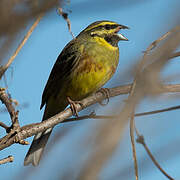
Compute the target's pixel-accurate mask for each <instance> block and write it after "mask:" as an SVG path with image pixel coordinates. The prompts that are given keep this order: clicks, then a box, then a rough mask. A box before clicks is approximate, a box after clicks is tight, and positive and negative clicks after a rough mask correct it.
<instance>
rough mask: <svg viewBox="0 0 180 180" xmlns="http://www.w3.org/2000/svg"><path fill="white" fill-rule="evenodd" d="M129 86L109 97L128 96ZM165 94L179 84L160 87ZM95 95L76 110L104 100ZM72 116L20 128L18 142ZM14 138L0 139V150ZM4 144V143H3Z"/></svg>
mask: <svg viewBox="0 0 180 180" xmlns="http://www.w3.org/2000/svg"><path fill="white" fill-rule="evenodd" d="M131 86H132V85H131V84H129V85H124V86H119V87H114V88H110V89H109V91H110V97H114V96H118V95H122V94H128V93H129V92H130V90H131ZM167 92H180V84H175V85H165V86H163V87H162V91H161V93H167ZM96 94H97V95H94V94H93V95H91V96H89V97H87V98H85V99H83V100H82V101H81V102H82V103H83V105H84V107H81V106H80V105H77V106H76V107H77V110H78V111H81V110H82V109H84V108H86V107H88V106H90V105H92V104H95V103H96V102H99V101H102V100H103V99H105V97H104V94H102V93H101V92H97V93H96ZM70 116H72V112H71V109H69V108H68V109H66V110H65V111H63V112H60V113H59V114H57V115H55V116H53V117H52V118H50V119H48V120H46V121H43V122H41V123H34V124H29V125H26V126H23V127H21V130H20V132H18V133H17V135H18V137H19V140H22V139H25V138H27V137H31V136H33V135H35V134H37V133H39V132H42V131H44V130H46V129H48V128H50V127H54V126H55V125H57V124H59V123H61V122H63V121H64V120H65V119H67V118H69V117H70ZM14 140H15V137H14V136H11V135H10V134H8V135H7V136H5V137H3V138H2V139H0V150H2V149H4V148H7V147H8V146H10V145H12V144H14V143H15V142H14ZM5 142H6V143H5Z"/></svg>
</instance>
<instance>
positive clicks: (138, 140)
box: [136, 130, 174, 180]
mask: <svg viewBox="0 0 180 180" xmlns="http://www.w3.org/2000/svg"><path fill="white" fill-rule="evenodd" d="M136 134H137V136H138V138H137V140H136V141H137V142H138V143H140V144H142V145H143V147H144V149H145V150H146V152H147V153H148V155H149V157H150V158H151V160H152V162H153V163H154V164H155V166H156V167H157V168H158V169H159V170H160V171H161V172H162V173H163V174H164V175H165V176H166V177H167V178H168V179H170V180H174V178H172V177H171V176H170V175H168V174H167V173H166V172H165V171H164V170H163V169H162V167H161V166H160V165H159V163H158V162H157V161H156V159H155V158H154V156H153V155H152V154H151V151H150V150H149V148H148V147H147V145H146V143H145V141H144V137H143V136H142V135H139V133H138V132H137V130H136Z"/></svg>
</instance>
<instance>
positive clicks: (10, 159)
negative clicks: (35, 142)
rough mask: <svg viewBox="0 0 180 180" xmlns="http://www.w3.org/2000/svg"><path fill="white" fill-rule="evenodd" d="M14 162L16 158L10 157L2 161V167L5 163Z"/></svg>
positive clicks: (0, 161) (0, 162) (0, 163)
mask: <svg viewBox="0 0 180 180" xmlns="http://www.w3.org/2000/svg"><path fill="white" fill-rule="evenodd" d="M13 161H14V157H13V156H8V157H6V158H4V159H1V160H0V165H2V164H5V163H9V162H13Z"/></svg>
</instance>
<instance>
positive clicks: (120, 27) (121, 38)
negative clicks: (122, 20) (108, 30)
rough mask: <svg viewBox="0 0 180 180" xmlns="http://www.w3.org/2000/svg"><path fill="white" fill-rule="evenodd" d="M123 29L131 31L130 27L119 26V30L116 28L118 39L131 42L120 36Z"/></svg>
mask: <svg viewBox="0 0 180 180" xmlns="http://www.w3.org/2000/svg"><path fill="white" fill-rule="evenodd" d="M121 29H129V27H127V26H124V25H119V26H118V27H117V28H116V31H115V33H117V35H118V37H119V40H122V41H129V40H128V39H127V38H126V37H125V36H124V35H122V34H120V33H119V31H120V30H121Z"/></svg>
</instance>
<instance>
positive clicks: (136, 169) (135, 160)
mask: <svg viewBox="0 0 180 180" xmlns="http://www.w3.org/2000/svg"><path fill="white" fill-rule="evenodd" d="M130 137H131V144H132V150H133V159H134V169H135V175H136V180H138V164H137V157H136V147H135V142H134V112H132V115H131V119H130Z"/></svg>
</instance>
